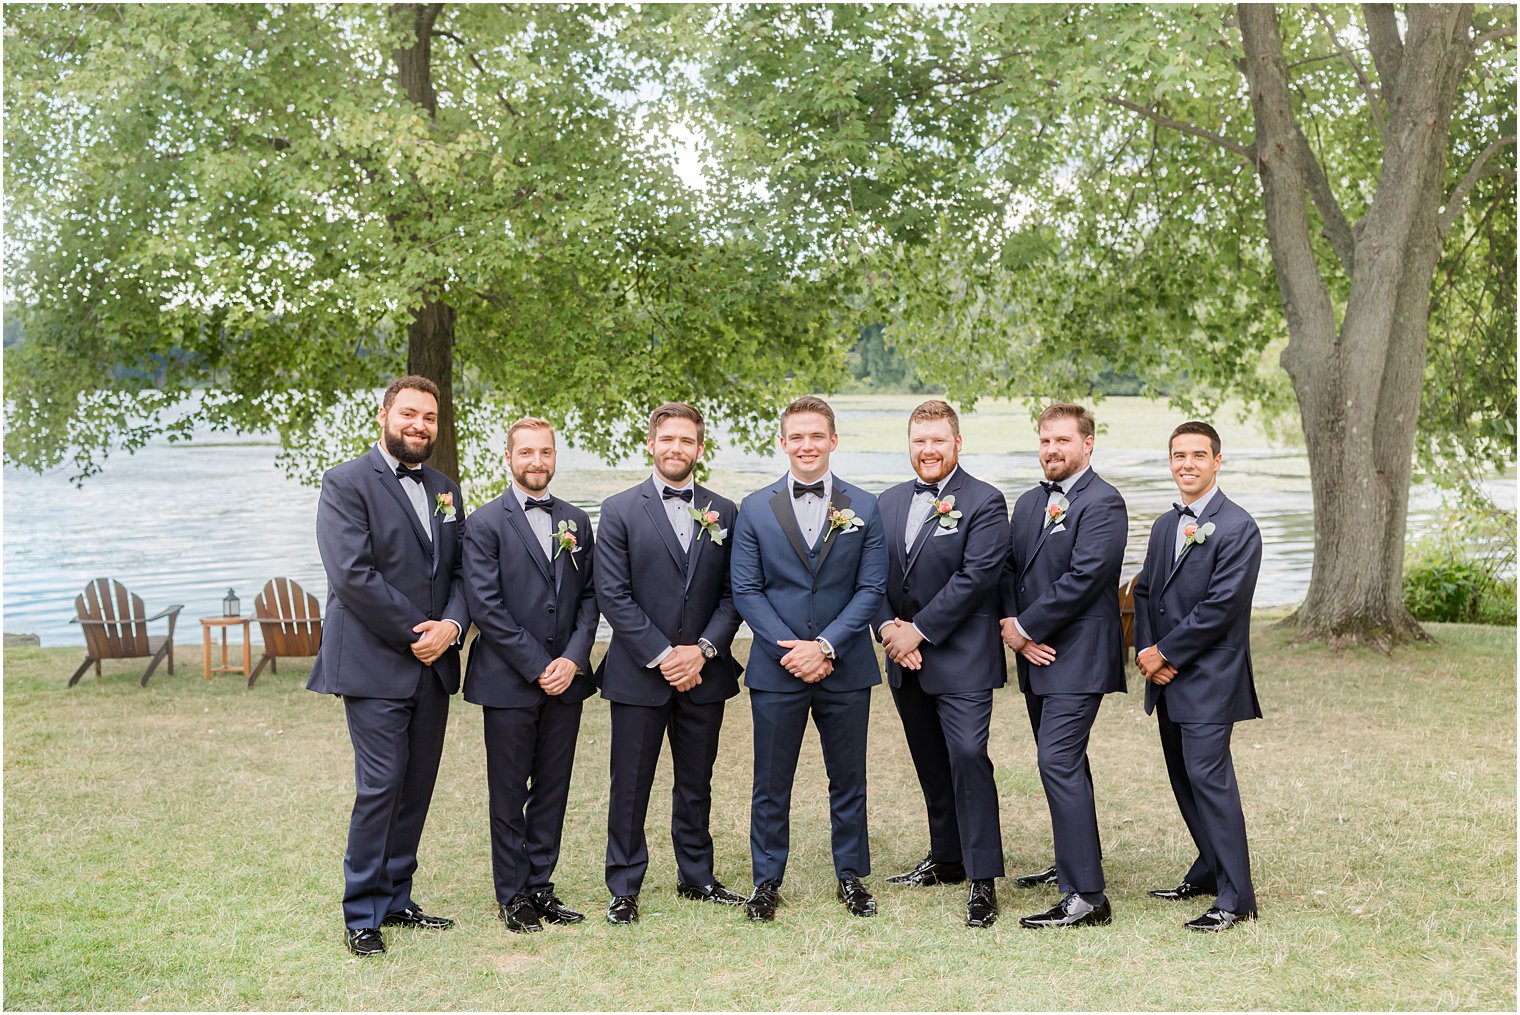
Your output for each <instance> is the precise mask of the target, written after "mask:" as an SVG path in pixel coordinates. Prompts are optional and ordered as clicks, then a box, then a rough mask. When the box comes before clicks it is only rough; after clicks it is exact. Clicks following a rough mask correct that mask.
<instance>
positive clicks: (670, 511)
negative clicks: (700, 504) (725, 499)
mask: <svg viewBox="0 0 1520 1015" xmlns="http://www.w3.org/2000/svg"><path fill="white" fill-rule="evenodd" d="M649 481H650V482H651V483H653V484H654V495H655V496H656V497H658V498H660V503H661V504H663V505H664V507H665V517H667V518H669V519H670V527H671V528H672V529H674V530H675V534H676V542H678V543H680V544H681V549H683V550H690V549H691V527H692V525H694V524H695V522H694V521H693V519H692V517H691V512H690V511H688V510H687V508H691V507H696V506H697V504H696V494H697V484H696V482H695V481H694V480H693V479H692V478H691V477H690V476H687V477H686V485H685V486H670V484H669V483H667V482H665V480H663V479H661V478H660V477H659V476H650V477H649ZM667 486H669V487H670V488H671V489H672V490H690V491H691V493H692V499H691V500H682V499H681V498H679V497H669V498H667V497H666V496H665V488H666V487H667Z"/></svg>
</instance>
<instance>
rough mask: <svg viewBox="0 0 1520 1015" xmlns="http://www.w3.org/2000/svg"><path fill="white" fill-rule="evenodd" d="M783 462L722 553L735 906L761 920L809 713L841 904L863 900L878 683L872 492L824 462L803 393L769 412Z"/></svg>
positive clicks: (817, 408) (823, 417)
mask: <svg viewBox="0 0 1520 1015" xmlns="http://www.w3.org/2000/svg"><path fill="white" fill-rule="evenodd" d="M780 444H781V450H782V451H783V452H785V453H786V456H787V459H788V461H789V463H790V469H789V470H788V472H787V474H786V475H785V476H782V477H781V478H780V479H779V480H777V481H776V482H774V483H772V484H771V485H769V486H767V487H765V488H764V489H761V490H758V491H756V492H755V493H752V494H750V495H749V496H748V497H746V498H745V499H744V503H743V504H742V505H740V507H739V520H738V522H737V523H736V524H735V526H734V548H733V557H732V560H731V564H730V571H731V574H732V578H733V597H734V605H735V606H736V607H738V609H739V615H740V616H741V617H743V618H744V620H745V621H746V622H747V623H748V624H749V626H750V630H751V631H753V632H754V635H755V640H754V643H753V644H752V646H751V647H750V654H749V673H748V675H747V676H746V678H745V684H746V686H747V687H748V688H749V700H750V710H751V713H752V714H753V716H754V722H755V779H754V795H753V798H752V800H751V806H750V833H749V841H750V857H751V860H752V861H753V864H754V882H755V892H754V894H753V895H751V896H750V899H749V901H748V902H747V903H746V904H745V914H746V915H747V916H748V917H749V919H751V920H753V921H756V922H766V921H770V920H773V919H775V916H776V906H777V904H778V902H779V899H780V889H781V881H782V878H783V876H784V875H785V873H786V861H787V855H788V853H789V849H790V828H791V805H792V782H793V779H794V777H795V775H796V773H797V756H798V753H799V751H800V750H801V748H802V734H803V732H804V731H805V730H806V729H807V720H808V715H809V713H811V714H812V717H813V724H814V725H815V726H817V728H818V739H819V742H820V744H821V745H822V747H823V763H824V767H825V768H826V769H827V771H828V776H829V818H830V826H831V833H832V835H831V839H832V844H833V854H834V874H835V877H836V878H837V879H838V888H837V895H838V898H839V900H840V901H841V902H842V903H844V906H845V908H846V909H847V910H848V911H849V912H850V913H851V914H852V915H855V916H873V915H875V913H876V900H875V899H874V898H872V897H871V893H870V892H869V891H868V890H867V889H866V887H865V884H864V883H863V882H862V881H861V879H862V878H864V877H866V876H867V875H869V874H870V873H871V849H870V842H869V839H868V838H867V835H866V731H867V729H868V727H869V725H870V718H871V688H872V687H873V686H875V685H876V684H879V683H881V670H880V668H879V667H878V666H877V663H876V651H875V649H874V648H873V647H872V645H871V635H870V626H871V620H872V618H874V617H875V616H876V612H877V610H878V609H880V607H881V602H882V596H883V593H884V591H885V584H886V575H887V551H886V539H885V536H884V534H883V530H882V525H881V516H880V515H879V514H878V512H877V510H876V498H875V497H873V496H871V495H870V494H869V493H866V492H865V491H864V490H862V489H860V488H859V487H856V486H851V485H850V484H849V483H846V482H844V481H843V480H841V479H839V478H838V477H837V476H835V475H834V474H833V473H832V472H830V471H829V456H830V454H832V453H833V451H834V449H835V448H837V447H838V446H839V435H838V433H837V432H836V431H835V429H834V410H833V409H832V408H830V406H829V403H828V402H825V401H824V400H823V399H821V398H817V397H815V396H812V395H804V396H803V397H801V398H798V399H797V400H795V401H794V402H792V403H791V405H789V406H787V407H786V410H785V411H784V412H782V414H781V437H780Z"/></svg>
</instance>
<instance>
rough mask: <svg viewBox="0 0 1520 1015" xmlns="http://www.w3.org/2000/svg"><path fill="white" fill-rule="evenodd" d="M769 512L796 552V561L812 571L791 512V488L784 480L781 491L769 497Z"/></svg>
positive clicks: (800, 534)
mask: <svg viewBox="0 0 1520 1015" xmlns="http://www.w3.org/2000/svg"><path fill="white" fill-rule="evenodd" d="M771 511H772V512H773V513H774V514H775V516H776V522H777V523H778V524H779V525H780V526H781V531H782V532H784V533H786V541H787V542H788V543H791V544H792V549H793V550H795V551H796V553H797V559H798V560H800V561H802V566H803V567H805V568H807V569H808V570H809V571H811V570H813V566H812V564H810V563H808V551H807V546H806V545H805V544H804V543H803V542H802V530H801V529H799V528H798V527H797V515H796V514H795V513H794V512H793V511H792V490H791V486H790V484H788V483H787V482H786V480H784V479H783V480H782V481H781V489H780V490H777V491H776V492H775V493H774V494H773V495H772V496H771Z"/></svg>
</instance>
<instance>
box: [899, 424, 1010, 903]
mask: <svg viewBox="0 0 1520 1015" xmlns="http://www.w3.org/2000/svg"><path fill="white" fill-rule="evenodd" d="M960 450H961V435H960V420H959V418H958V417H957V416H956V414H955V410H954V409H952V408H951V407H950V406H949V405H948V404H946V403H945V402H942V401H940V400H938V399H931V400H929V401H927V402H924V403H923V404H922V405H920V406H918V408H916V409H914V410H913V413H912V415H911V416H909V417H908V460H909V462H910V463H911V464H912V466H913V471H914V472H915V473H917V476H918V478H917V479H913V480H910V481H908V482H906V483H901V484H899V485H897V486H894V487H892V488H891V489H889V490H887V491H885V492H884V493H882V495H881V498H880V501H879V503H880V505H881V517H882V523H883V525H884V527H885V529H886V533H887V596H886V600H885V602H883V604H882V606H881V609H880V611H879V612H878V613H877V615H876V621H875V627H876V630H877V631H878V632H879V635H880V638H881V642H882V646H883V647H884V648H885V649H886V654H887V682H888V683H889V684H890V685H891V687H892V700H893V701H894V702H896V703H897V713H898V715H899V716H900V717H901V718H902V724H903V733H904V734H905V735H906V736H907V738H908V751H909V753H910V754H911V755H912V757H913V767H914V769H915V770H916V771H917V772H918V783H919V786H920V787H921V788H922V789H923V793H924V803H925V805H926V807H927V809H928V814H929V854H928V855H927V856H926V857H924V859H923V861H922V862H921V863H919V865H918V866H917V867H915V868H914V869H913V870H911V871H909V872H907V873H906V874H899V875H897V876H895V877H891V878H888V879H887V880H888V881H892V882H895V883H898V884H910V885H936V884H957V883H959V882H961V881H964V880H965V879H966V878H967V876H969V877H970V878H971V892H970V896H969V898H968V899H967V903H966V925H967V926H968V927H990V926H992V923H993V921H994V920H996V919H997V913H998V905H997V891H996V888H995V885H994V879H996V878H1000V877H1002V876H1003V837H1002V829H1001V826H1000V824H999V821H998V796H997V784H996V783H995V782H994V781H993V775H992V761H991V759H990V758H988V756H987V738H988V733H989V731H990V729H991V726H992V692H993V690H994V689H995V688H998V687H1002V686H1003V685H1004V684H1006V683H1007V682H1008V668H1007V663H1006V662H1005V660H1004V656H1003V645H1002V642H1001V640H1000V639H999V637H998V615H999V614H998V580H999V578H1000V577H1001V576H1002V573H1003V562H1004V558H1005V557H1006V556H1007V551H1008V504H1007V501H1005V500H1004V499H1003V495H1002V494H1001V493H999V492H998V490H997V488H996V487H994V486H992V485H990V484H988V483H984V482H982V481H981V480H980V479H977V478H975V477H974V476H972V475H971V474H970V473H968V472H966V471H965V470H964V469H962V468H961V467H960V464H959V463H960Z"/></svg>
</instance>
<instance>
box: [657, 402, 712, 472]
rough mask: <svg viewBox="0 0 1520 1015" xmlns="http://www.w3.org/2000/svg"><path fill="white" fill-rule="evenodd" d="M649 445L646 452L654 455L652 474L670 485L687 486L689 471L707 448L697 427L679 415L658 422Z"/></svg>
mask: <svg viewBox="0 0 1520 1015" xmlns="http://www.w3.org/2000/svg"><path fill="white" fill-rule="evenodd" d="M648 444H649V453H650V454H651V455H653V456H654V471H655V472H656V473H657V474H658V475H659V477H660V478H661V479H663V480H664V481H665V482H667V483H669V484H670V485H671V486H684V485H686V480H687V479H688V478H689V477H690V476H691V470H692V469H694V468H696V466H697V460H698V459H700V458H701V457H702V454H703V452H704V451H706V449H707V445H706V444H704V443H703V441H702V434H701V431H700V430H699V429H698V428H697V424H696V423H695V422H693V421H692V420H689V419H683V418H681V417H679V416H671V417H669V418H667V419H663V420H661V421H660V425H659V426H658V427H657V428H656V429H655V432H654V436H653V437H651V438H649V442H648Z"/></svg>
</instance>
